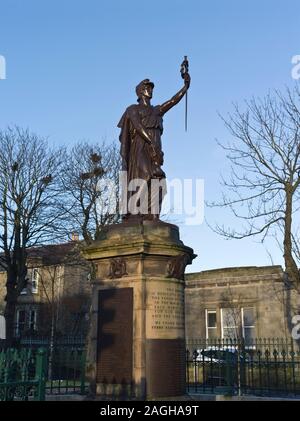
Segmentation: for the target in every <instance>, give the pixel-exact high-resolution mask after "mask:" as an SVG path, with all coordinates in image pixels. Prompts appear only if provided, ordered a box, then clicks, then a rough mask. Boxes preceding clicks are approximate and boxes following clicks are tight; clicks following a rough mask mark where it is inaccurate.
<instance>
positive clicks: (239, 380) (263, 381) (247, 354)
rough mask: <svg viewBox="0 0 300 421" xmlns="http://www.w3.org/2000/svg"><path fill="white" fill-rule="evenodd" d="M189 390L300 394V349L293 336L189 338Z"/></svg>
mask: <svg viewBox="0 0 300 421" xmlns="http://www.w3.org/2000/svg"><path fill="white" fill-rule="evenodd" d="M186 379H187V391H188V392H189V393H213V394H229V395H245V394H254V395H260V396H291V395H293V396H298V395H300V351H299V347H298V345H297V344H296V343H295V342H294V341H293V340H290V339H285V338H273V339H255V340H251V341H247V343H245V341H244V340H243V339H217V340H216V339H215V340H192V341H187V352H186Z"/></svg>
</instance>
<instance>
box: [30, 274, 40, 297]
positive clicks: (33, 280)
mask: <svg viewBox="0 0 300 421" xmlns="http://www.w3.org/2000/svg"><path fill="white" fill-rule="evenodd" d="M35 274H36V275H35ZM35 276H36V277H35ZM30 278H31V292H32V294H38V292H39V280H40V273H39V270H38V268H32V269H31V277H30ZM33 283H35V287H33V285H34V284H33Z"/></svg>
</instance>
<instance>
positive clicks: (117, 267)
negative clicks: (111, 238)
mask: <svg viewBox="0 0 300 421" xmlns="http://www.w3.org/2000/svg"><path fill="white" fill-rule="evenodd" d="M125 275H128V273H127V271H126V261H125V259H123V258H116V259H112V260H111V261H110V268H109V274H108V277H109V278H110V279H116V278H122V277H123V276H125Z"/></svg>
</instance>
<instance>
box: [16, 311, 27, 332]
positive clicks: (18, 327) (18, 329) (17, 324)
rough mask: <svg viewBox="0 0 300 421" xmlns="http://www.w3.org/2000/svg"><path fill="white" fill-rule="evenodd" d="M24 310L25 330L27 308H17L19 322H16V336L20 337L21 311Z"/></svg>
mask: <svg viewBox="0 0 300 421" xmlns="http://www.w3.org/2000/svg"><path fill="white" fill-rule="evenodd" d="M21 311H24V313H25V318H24V330H26V310H25V309H23V308H18V309H17V323H16V336H17V337H18V336H19V335H20V312H21Z"/></svg>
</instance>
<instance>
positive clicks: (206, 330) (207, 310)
mask: <svg viewBox="0 0 300 421" xmlns="http://www.w3.org/2000/svg"><path fill="white" fill-rule="evenodd" d="M209 313H214V314H215V315H216V327H209V326H208V314H209ZM217 320H218V318H217V310H209V309H205V335H206V339H209V336H208V330H209V329H215V330H216V331H217V329H218V325H217Z"/></svg>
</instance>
